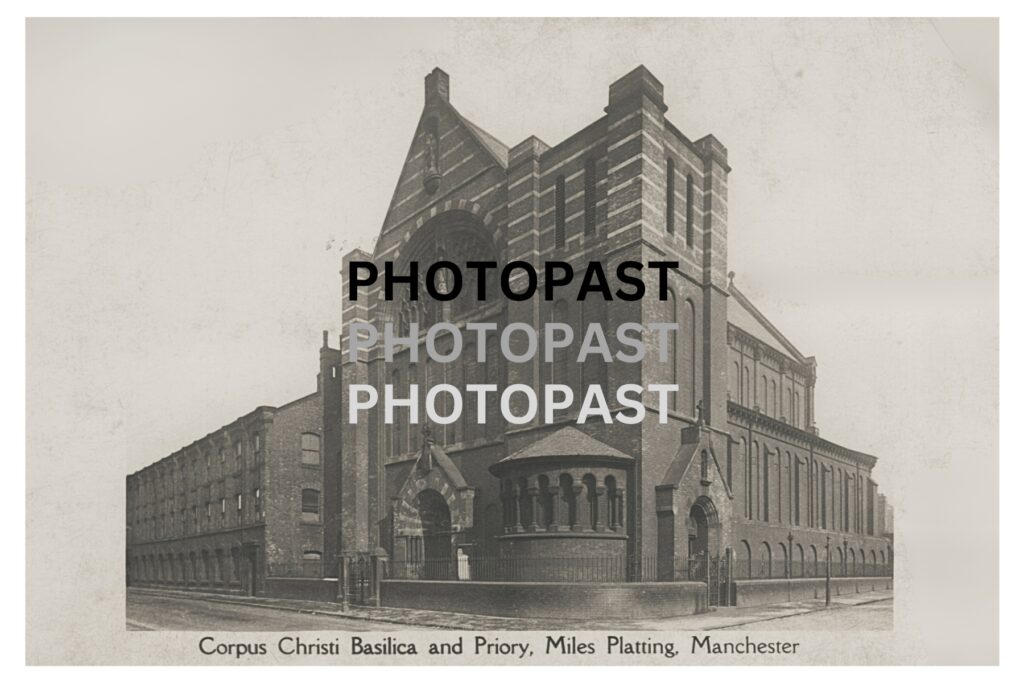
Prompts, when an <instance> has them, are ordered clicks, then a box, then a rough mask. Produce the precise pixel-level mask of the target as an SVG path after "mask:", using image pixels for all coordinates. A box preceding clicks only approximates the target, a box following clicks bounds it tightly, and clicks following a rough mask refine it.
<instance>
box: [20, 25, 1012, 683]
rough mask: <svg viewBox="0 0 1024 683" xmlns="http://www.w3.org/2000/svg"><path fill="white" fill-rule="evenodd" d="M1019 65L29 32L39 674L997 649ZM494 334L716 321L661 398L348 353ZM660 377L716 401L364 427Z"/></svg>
mask: <svg viewBox="0 0 1024 683" xmlns="http://www.w3.org/2000/svg"><path fill="white" fill-rule="evenodd" d="M997 53H998V23H997V21H996V20H990V19H956V20H932V19H832V20H821V19H815V20H810V19H764V20H746V19H742V20H741V19H699V20H697V19H614V20H611V19H609V20H589V19H588V20H583V19H548V20H525V19H522V20H509V19H503V20H498V19H472V20H470V19H417V20H412V19H408V20H355V19H317V20H312V19H310V20H270V19H265V20H263V19H260V20H257V19H218V20H194V19H152V20H129V19H33V20H29V21H28V23H27V117H26V120H27V176H28V177H27V198H26V200H27V216H28V224H27V271H28V282H27V291H28V295H27V299H28V300H27V329H28V333H27V335H28V338H27V349H28V358H27V372H28V386H27V407H28V451H27V481H26V498H27V528H26V535H27V540H26V550H27V553H26V555H27V563H26V570H27V579H26V583H27V605H26V606H27V618H26V621H27V623H26V627H27V652H26V658H27V661H28V662H29V663H30V664H218V665H220V664H224V665H236V664H237V665H253V664H257V665H259V664H377V665H380V664H392V665H414V664H415V665H431V664H492V665H513V664H615V665H630V664H655V665H662V664H664V665H670V666H671V665H679V664H835V665H864V664H904V663H907V664H909V663H919V664H992V663H995V662H996V661H997V657H998V649H997V642H998V641H997V636H998V633H997V620H996V617H997V607H998V588H997V585H998V584H997V505H998V495H997V473H998V466H997V465H998V446H997V438H996V429H997V417H996V416H997V413H996V406H997V398H996V388H997V383H998V370H997V327H998V313H997V295H998V289H997V287H998V285H997V277H998V270H997V249H998V246H997V239H998V238H997V217H996V216H997V214H996V211H997V193H998V185H997V174H998V118H997V112H998V64H997ZM629 255H632V256H633V257H636V258H639V259H640V260H642V261H645V262H646V261H648V260H651V259H655V260H657V259H666V258H677V259H678V260H679V262H680V264H679V267H678V270H677V271H676V272H674V273H673V275H672V279H671V283H672V284H671V288H672V294H671V297H669V298H667V299H666V301H669V302H670V303H666V302H665V301H661V300H659V299H658V298H657V297H656V296H653V295H651V294H650V293H648V295H646V296H645V297H644V298H643V299H642V300H641V301H640V302H636V303H628V302H623V301H613V302H610V303H608V304H607V305H606V306H604V307H595V308H590V307H589V302H587V303H586V304H577V302H576V301H575V297H574V296H565V297H564V298H563V299H559V298H558V297H555V298H554V299H553V300H552V301H545V300H542V299H541V298H540V297H536V298H532V299H530V300H528V301H526V302H512V301H507V300H506V299H505V298H503V297H500V296H497V297H493V298H488V299H487V301H484V302H475V303H467V302H464V301H463V300H462V299H460V300H459V301H457V302H456V303H454V304H442V303H440V302H431V301H430V300H429V297H428V299H427V301H410V300H408V298H406V299H405V300H403V299H402V298H401V296H399V297H398V298H397V299H396V300H395V301H394V302H391V301H385V299H384V296H383V292H382V291H381V288H380V286H379V284H374V285H368V286H367V289H368V292H367V295H368V296H366V297H365V298H364V299H362V300H361V301H358V302H356V301H350V300H349V298H348V291H349V290H348V285H349V283H350V280H351V279H352V271H351V270H349V265H350V263H351V262H352V261H353V260H369V261H372V262H376V263H379V264H383V263H384V261H394V262H396V263H400V264H407V263H408V261H409V259H419V260H420V262H421V263H422V264H423V265H424V266H426V265H428V264H429V263H431V262H435V261H438V260H442V259H448V258H450V259H451V260H453V261H457V262H460V263H464V262H466V261H467V260H472V259H474V258H490V257H494V259H495V260H496V261H498V262H502V263H503V262H505V261H508V260H512V259H514V258H522V259H525V260H532V262H534V263H535V264H537V265H542V264H543V262H545V261H550V260H553V259H559V260H565V261H570V262H574V263H576V265H577V266H578V272H580V273H581V272H582V269H583V268H585V264H584V265H580V263H579V262H583V261H586V260H594V259H597V260H600V261H601V262H602V263H605V264H606V265H608V266H612V265H614V264H616V263H619V262H621V261H622V260H623V259H624V258H628V257H629ZM403 258H404V259H405V260H404V261H403ZM339 271H340V273H339ZM609 272H614V271H613V270H610V271H609ZM443 277H447V276H442V281H440V285H439V286H440V287H441V288H442V290H444V289H445V288H450V287H452V286H453V285H452V282H451V280H450V279H449V280H444V279H443ZM642 277H643V281H644V282H645V283H647V285H648V286H649V288H654V285H655V284H656V277H655V276H654V275H653V271H652V270H651V269H648V270H647V271H645V274H644V275H643V276H642ZM460 302H461V303H460ZM559 302H561V305H562V306H563V307H560V303H559ZM492 314H493V315H494V316H495V317H494V319H495V320H499V321H501V322H502V323H503V324H507V323H509V322H513V321H524V322H527V323H529V324H531V325H535V326H541V325H542V324H543V323H545V322H558V321H562V322H568V323H571V325H570V327H571V328H572V329H573V330H574V331H575V332H576V333H577V334H582V332H583V330H585V329H586V326H587V324H588V323H589V322H595V321H599V322H600V325H599V327H601V328H602V329H606V330H607V331H608V332H609V334H611V333H613V332H614V330H615V328H616V325H618V324H619V323H622V322H630V321H633V322H640V323H649V322H659V321H660V322H671V321H675V322H677V323H679V324H680V325H681V328H680V329H681V332H682V334H681V335H680V336H679V337H678V339H677V340H676V342H674V344H677V345H676V346H673V347H672V353H671V354H670V358H671V359H672V360H668V361H661V362H660V364H659V362H655V361H654V360H653V359H647V360H645V361H644V364H642V365H639V366H637V367H638V368H642V369H638V370H636V372H635V373H634V374H630V373H631V372H633V371H632V370H630V369H628V368H627V367H626V366H625V365H622V364H621V363H618V362H613V363H610V364H603V363H599V364H597V365H594V364H592V363H590V362H585V363H580V364H573V363H572V362H571V361H568V360H565V361H564V364H563V360H561V359H560V358H559V357H555V358H554V360H553V361H552V363H550V364H545V363H544V362H543V361H541V360H535V361H531V362H530V363H529V364H515V363H512V362H510V361H507V360H501V359H500V358H498V357H497V356H489V357H488V360H487V361H486V362H478V363H470V362H468V361H467V362H466V363H464V364H458V365H453V366H451V367H452V368H453V369H451V370H447V369H444V370H442V369H440V366H439V365H437V364H435V365H431V364H430V363H429V362H420V363H418V364H416V365H413V366H410V365H409V362H408V361H409V359H408V357H403V358H400V359H399V361H396V362H395V363H392V364H385V363H384V362H383V361H382V360H380V359H379V358H378V356H377V353H378V349H377V348H376V347H374V348H370V349H367V350H365V351H363V352H360V353H362V354H363V355H362V356H360V355H359V354H355V355H354V356H353V357H351V358H349V357H348V356H347V355H346V354H347V346H346V345H347V344H348V343H349V342H351V341H352V339H351V338H350V337H349V334H348V326H349V325H350V324H351V323H352V322H353V321H363V322H370V323H384V322H393V323H395V324H396V325H397V326H398V327H399V329H405V330H408V329H409V328H408V324H409V323H410V322H422V323H424V324H427V323H429V322H441V321H445V320H454V321H462V322H463V323H464V322H465V321H466V320H471V319H480V320H483V319H488V320H489V319H491V318H488V317H487V316H491V315H492ZM474 316H478V317H477V318H474ZM403 326H404V327H403ZM325 330H326V332H324V331H325ZM644 335H645V336H644V339H645V341H648V342H651V341H653V333H651V332H650V331H646V332H644ZM613 343H614V342H613ZM488 351H490V349H488ZM482 352H483V349H481V353H482ZM444 367H445V368H447V367H448V366H444ZM629 367H630V368H631V367H633V366H629ZM410 368H412V369H411V370H410ZM393 372H394V373H395V374H392V373H393ZM415 373H419V374H415ZM446 373H447V374H446ZM492 373H497V374H493V375H492ZM626 377H630V378H632V379H635V380H638V383H639V384H643V385H645V386H647V385H649V384H650V383H652V382H664V381H676V382H678V384H679V386H680V391H679V394H678V396H675V397H673V398H672V406H671V411H670V412H671V416H670V419H669V420H668V423H667V425H659V424H657V420H656V418H655V417H654V413H656V411H654V410H653V409H652V408H651V407H650V404H649V406H648V409H649V411H651V412H652V414H651V415H649V416H648V417H647V418H646V421H644V422H643V423H642V426H640V427H636V428H634V427H632V426H629V425H624V424H621V423H613V424H611V425H604V424H602V423H600V421H599V420H596V419H595V420H591V421H589V422H586V423H585V424H577V423H576V422H575V421H574V420H572V419H569V418H567V417H565V416H562V418H563V419H562V421H558V420H556V421H555V422H556V424H554V425H546V424H542V423H541V421H540V418H538V419H537V420H534V421H532V422H530V423H529V424H528V425H526V426H525V427H522V426H514V425H511V424H508V423H507V422H505V421H502V422H500V423H495V422H494V421H493V420H492V421H491V422H490V423H488V424H486V425H474V424H473V423H472V422H471V421H470V420H468V419H467V420H464V421H463V420H460V421H459V422H457V423H456V424H454V425H451V426H444V425H438V424H434V425H432V426H431V427H430V428H428V429H423V428H422V425H420V424H410V423H406V424H394V425H385V424H383V421H382V418H381V415H382V411H381V410H380V409H379V408H373V409H369V410H367V411H366V413H365V419H362V418H361V421H357V422H356V424H354V425H350V424H347V423H346V421H345V420H346V418H347V415H348V413H347V409H348V408H349V407H350V403H351V401H352V399H351V398H350V397H349V396H348V394H347V389H348V387H349V386H350V385H352V384H355V383H358V382H364V383H367V385H368V386H369V385H372V386H380V387H383V386H384V384H385V383H388V382H391V381H393V382H394V383H395V384H394V386H396V387H401V388H402V389H403V390H405V389H407V388H408V386H409V384H410V383H411V382H412V380H413V379H418V381H419V383H420V384H421V385H422V386H423V387H424V390H426V389H427V388H429V387H431V386H433V385H436V384H438V383H440V382H442V381H444V382H451V383H452V384H454V385H458V386H463V385H465V384H469V383H471V381H473V380H477V381H491V379H492V378H495V379H496V381H497V382H499V383H500V384H503V385H504V384H512V383H515V382H522V383H525V384H527V385H529V386H532V387H534V388H536V389H538V390H541V391H542V389H543V387H544V386H545V385H546V384H551V383H562V384H565V385H566V386H569V385H572V386H575V387H580V386H586V385H588V384H597V385H601V386H605V385H608V386H611V387H614V385H618V384H621V383H622V382H623V381H624V378H626ZM640 380H642V381H640ZM613 393H614V392H613V391H612V392H610V395H611V394H613ZM521 399H522V397H519V398H517V399H515V401H514V402H513V405H514V406H516V407H517V409H522V407H523V404H522V402H521ZM650 400H652V401H653V399H650ZM492 401H493V404H492V403H489V404H488V405H490V406H491V407H490V408H489V410H491V411H492V412H491V413H490V415H491V417H492V418H493V415H494V410H496V406H497V398H495V399H492ZM646 402H647V401H646V399H645V403H646ZM399 422H401V420H400V421H399ZM339 577H340V578H339ZM826 586H827V587H826ZM826 591H827V592H828V598H829V601H830V605H829V606H828V607H826V605H825V593H826ZM431 647H433V648H434V652H433V653H432V652H431ZM413 649H415V650H416V653H415V654H412V652H411V651H412V650H413Z"/></svg>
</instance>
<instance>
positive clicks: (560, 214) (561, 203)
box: [555, 175, 565, 249]
mask: <svg viewBox="0 0 1024 683" xmlns="http://www.w3.org/2000/svg"><path fill="white" fill-rule="evenodd" d="M563 247H565V176H564V175H560V176H558V177H557V178H556V179H555V249H562V248H563Z"/></svg>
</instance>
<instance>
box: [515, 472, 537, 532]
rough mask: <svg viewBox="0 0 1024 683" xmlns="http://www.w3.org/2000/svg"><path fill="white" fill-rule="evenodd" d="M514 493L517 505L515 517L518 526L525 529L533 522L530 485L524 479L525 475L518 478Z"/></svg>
mask: <svg viewBox="0 0 1024 683" xmlns="http://www.w3.org/2000/svg"><path fill="white" fill-rule="evenodd" d="M516 493H517V495H516V500H515V503H516V505H517V506H518V507H517V510H518V512H517V516H516V519H517V521H518V522H519V526H520V527H521V528H523V529H525V528H527V527H528V526H530V525H532V524H534V523H535V521H534V519H533V510H532V509H531V507H530V485H529V483H528V482H527V481H526V477H520V478H519V484H518V486H517V487H516Z"/></svg>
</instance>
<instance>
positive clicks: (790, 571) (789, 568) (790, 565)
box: [786, 534, 793, 579]
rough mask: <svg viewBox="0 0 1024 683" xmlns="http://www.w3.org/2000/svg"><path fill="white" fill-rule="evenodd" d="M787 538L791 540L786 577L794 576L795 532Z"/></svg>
mask: <svg viewBox="0 0 1024 683" xmlns="http://www.w3.org/2000/svg"><path fill="white" fill-rule="evenodd" d="M786 540H787V541H789V556H788V557H789V562H788V563H787V565H786V578H787V579H792V578H793V534H789V535H788V536H786Z"/></svg>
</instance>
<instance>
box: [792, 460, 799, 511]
mask: <svg viewBox="0 0 1024 683" xmlns="http://www.w3.org/2000/svg"><path fill="white" fill-rule="evenodd" d="M793 523H794V524H796V525H797V526H799V525H800V458H799V457H798V458H796V459H795V460H794V461H793Z"/></svg>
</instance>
